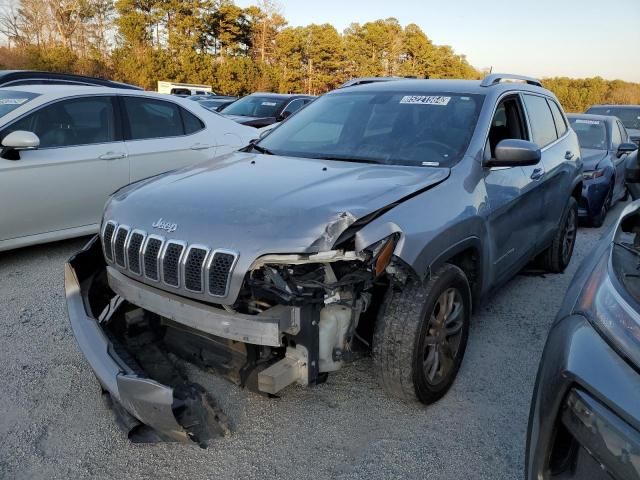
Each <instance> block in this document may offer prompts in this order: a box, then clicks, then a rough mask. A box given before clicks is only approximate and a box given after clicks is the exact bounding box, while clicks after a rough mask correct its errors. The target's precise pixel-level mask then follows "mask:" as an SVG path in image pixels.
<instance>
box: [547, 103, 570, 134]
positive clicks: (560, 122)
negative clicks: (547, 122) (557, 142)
mask: <svg viewBox="0 0 640 480" xmlns="http://www.w3.org/2000/svg"><path fill="white" fill-rule="evenodd" d="M549 107H551V114H552V115H553V121H554V122H555V124H556V131H557V132H558V138H559V137H561V136H563V135H564V134H565V133H567V130H568V128H567V122H565V120H564V115H562V112H561V111H560V107H558V104H557V103H556V102H554V101H553V100H549Z"/></svg>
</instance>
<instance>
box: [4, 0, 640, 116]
mask: <svg viewBox="0 0 640 480" xmlns="http://www.w3.org/2000/svg"><path fill="white" fill-rule="evenodd" d="M12 5H13V6H12V7H10V8H9V9H7V10H5V11H4V12H2V14H0V32H1V33H2V34H3V35H4V37H5V38H6V43H7V44H6V46H4V47H0V68H32V69H41V70H51V71H65V72H73V73H81V74H86V75H95V76H101V77H107V78H113V79H115V80H120V81H124V82H128V83H134V84H136V85H140V86H142V87H144V88H146V89H155V87H156V82H157V81H158V80H172V81H177V82H189V83H202V84H207V85H211V86H212V87H213V89H214V90H215V91H216V92H219V93H225V94H230V95H243V94H246V93H250V92H253V91H257V90H263V91H264V90H267V91H277V92H288V93H310V94H316V95H317V94H322V93H324V92H327V91H329V90H331V89H333V88H335V87H337V86H338V85H340V84H341V83H342V82H344V81H345V80H347V79H349V78H353V77H360V76H386V75H399V76H415V77H419V78H480V77H481V76H482V72H480V71H478V70H477V69H475V68H474V67H473V66H471V65H470V64H469V62H468V61H467V59H466V58H465V56H464V55H459V54H456V53H455V52H454V51H453V49H452V48H451V47H450V46H447V45H436V44H434V43H433V42H432V41H431V40H430V39H429V37H427V35H426V34H425V33H424V32H423V31H422V29H421V28H420V27H419V26H417V25H415V24H409V25H406V26H403V25H401V24H400V23H399V22H398V20H396V19H395V18H387V19H381V20H376V21H373V22H367V23H363V24H360V23H352V24H351V25H349V27H347V28H346V29H345V30H344V31H343V32H338V31H337V30H336V28H335V27H333V26H332V25H329V24H323V25H316V24H311V25H307V26H302V27H292V26H288V25H287V21H286V19H285V18H284V16H283V15H282V14H281V12H280V10H279V8H278V5H277V4H276V3H274V0H259V1H258V3H257V5H255V6H250V7H248V8H240V7H238V6H237V5H236V4H235V3H234V2H233V1H232V0H18V1H17V2H13V4H12ZM544 83H545V86H547V87H548V88H550V89H551V90H553V91H554V92H555V93H556V95H558V97H559V99H560V101H561V102H562V104H563V105H564V106H565V108H566V109H567V110H569V111H583V110H584V109H585V108H586V107H587V106H589V105H591V104H593V103H640V84H633V83H629V82H622V81H606V80H603V79H601V78H592V79H570V78H550V79H545V80H544Z"/></svg>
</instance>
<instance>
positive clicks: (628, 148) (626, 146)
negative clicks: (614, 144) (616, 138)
mask: <svg viewBox="0 0 640 480" xmlns="http://www.w3.org/2000/svg"><path fill="white" fill-rule="evenodd" d="M637 149H638V146H637V145H636V144H635V143H631V142H624V143H621V144H620V146H619V147H618V152H617V155H618V157H621V156H622V155H624V154H626V153H632V152H635V151H636V150H637Z"/></svg>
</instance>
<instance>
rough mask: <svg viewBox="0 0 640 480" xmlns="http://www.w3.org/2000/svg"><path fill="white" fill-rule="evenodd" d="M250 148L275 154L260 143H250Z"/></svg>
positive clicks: (266, 153) (265, 153)
mask: <svg viewBox="0 0 640 480" xmlns="http://www.w3.org/2000/svg"><path fill="white" fill-rule="evenodd" d="M251 149H252V150H255V151H257V152H260V153H262V154H264V155H275V154H274V153H273V152H272V151H271V150H269V149H268V148H264V147H261V146H260V145H256V144H255V143H252V144H251Z"/></svg>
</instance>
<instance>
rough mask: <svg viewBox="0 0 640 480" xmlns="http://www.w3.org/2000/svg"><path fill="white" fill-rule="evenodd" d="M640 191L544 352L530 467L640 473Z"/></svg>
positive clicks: (603, 479) (578, 283)
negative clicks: (639, 199) (639, 196)
mask: <svg viewBox="0 0 640 480" xmlns="http://www.w3.org/2000/svg"><path fill="white" fill-rule="evenodd" d="M639 261H640V201H636V202H634V203H631V204H629V205H627V207H626V208H625V209H624V211H623V212H622V215H621V216H620V219H619V220H618V221H617V222H616V223H615V224H614V228H613V229H610V230H609V231H608V233H607V234H606V235H605V236H604V237H603V239H602V241H601V242H600V244H599V245H598V247H597V248H596V249H595V251H594V252H592V253H591V254H590V255H588V256H587V258H586V260H585V262H584V263H583V264H582V265H581V267H580V269H579V270H578V272H577V273H576V275H575V277H574V279H573V281H572V282H571V284H570V286H569V289H568V290H567V294H566V297H565V299H564V302H563V304H562V307H561V308H560V311H559V313H558V316H557V318H556V321H555V322H554V324H553V326H552V327H551V330H550V332H549V336H548V338H547V343H546V345H545V348H544V353H543V354H542V359H541V361H540V368H539V370H538V376H537V379H536V384H535V389H534V393H533V400H532V403H531V414H530V417H529V429H528V435H527V437H528V440H527V459H526V477H527V479H529V480H534V479H535V480H538V479H549V480H553V479H563V480H570V479H576V480H578V479H580V480H582V479H589V480H632V479H638V478H640V274H639V272H640V271H639V269H638V265H639Z"/></svg>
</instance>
